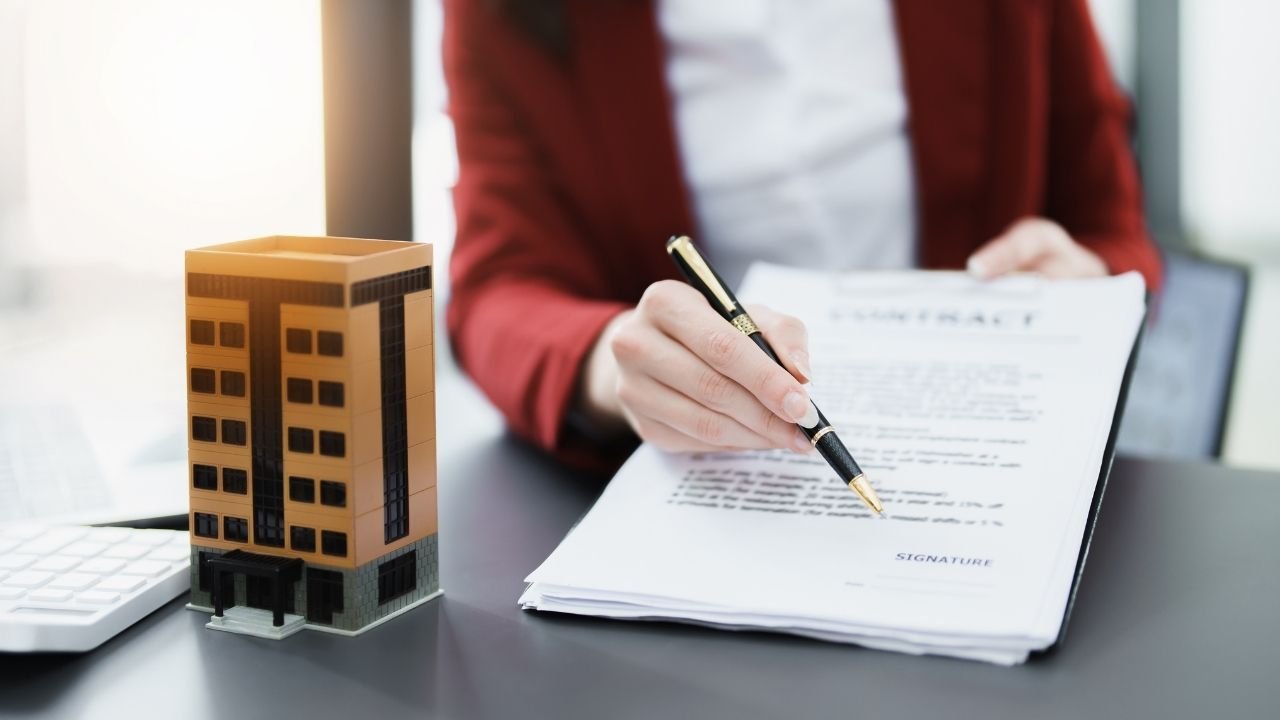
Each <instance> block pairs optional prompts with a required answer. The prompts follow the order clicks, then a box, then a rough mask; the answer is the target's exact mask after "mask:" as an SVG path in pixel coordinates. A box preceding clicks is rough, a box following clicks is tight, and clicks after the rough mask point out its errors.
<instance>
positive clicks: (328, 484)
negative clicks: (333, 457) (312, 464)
mask: <svg viewBox="0 0 1280 720" xmlns="http://www.w3.org/2000/svg"><path fill="white" fill-rule="evenodd" d="M320 504H321V505H332V506H333V507H346V506H347V486H346V485H345V484H343V483H340V482H334V481H333V480H321V481H320Z"/></svg>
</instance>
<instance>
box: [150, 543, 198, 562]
mask: <svg viewBox="0 0 1280 720" xmlns="http://www.w3.org/2000/svg"><path fill="white" fill-rule="evenodd" d="M147 559H148V560H167V561H173V560H190V559H191V546H190V545H188V544H186V543H183V544H182V545H165V546H164V547H159V548H156V549H155V550H152V551H151V554H150V555H147Z"/></svg>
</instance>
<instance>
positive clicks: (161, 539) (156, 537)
mask: <svg viewBox="0 0 1280 720" xmlns="http://www.w3.org/2000/svg"><path fill="white" fill-rule="evenodd" d="M172 541H173V535H172V533H168V532H163V531H161V532H156V531H155V530H139V531H137V532H135V533H134V534H133V537H131V538H129V542H131V543H133V544H134V545H152V546H155V545H164V544H165V543H168V542H172Z"/></svg>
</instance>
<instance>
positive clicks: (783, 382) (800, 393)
mask: <svg viewBox="0 0 1280 720" xmlns="http://www.w3.org/2000/svg"><path fill="white" fill-rule="evenodd" d="M638 314H639V315H641V316H643V317H644V318H646V319H648V320H649V321H650V322H651V323H652V324H653V325H654V326H655V327H656V328H658V329H659V330H661V331H662V332H663V333H664V334H666V335H668V336H669V337H671V338H672V339H673V340H675V341H676V342H678V343H680V344H681V345H683V346H684V347H686V348H688V349H689V350H690V351H691V352H693V354H695V355H697V356H698V357H699V358H701V359H702V360H703V361H704V362H706V363H707V364H708V365H710V366H711V367H712V368H714V369H715V370H717V371H719V372H720V373H721V374H722V375H725V376H727V377H729V378H730V379H732V380H733V381H734V382H736V383H738V384H739V385H741V386H742V387H744V388H746V390H747V391H748V392H750V393H751V394H752V395H754V396H755V397H756V399H757V400H759V401H760V403H761V404H763V405H764V406H765V407H766V408H768V409H769V411H770V412H772V413H774V414H775V415H777V416H778V417H780V418H782V419H783V420H786V421H787V422H794V423H800V424H802V425H804V426H805V427H812V426H813V425H815V424H816V423H817V411H816V410H815V409H814V407H813V404H812V403H811V402H810V401H809V394H808V391H806V390H805V388H804V386H802V385H801V384H800V382H799V381H798V380H796V378H795V377H793V376H792V375H791V374H790V373H788V372H787V371H786V370H784V369H783V368H781V367H779V366H778V365H777V364H776V363H774V362H773V361H772V360H771V359H770V358H769V357H768V356H767V355H765V354H764V353H762V352H760V349H759V348H758V347H756V345H755V343H753V342H752V341H751V340H750V339H748V338H747V336H746V335H743V334H742V333H741V332H739V331H738V330H737V329H735V328H734V327H733V326H732V325H730V324H729V323H726V322H725V321H724V319H723V318H721V317H720V316H718V315H717V314H716V313H715V311H714V310H712V309H711V308H710V307H709V306H708V305H707V303H706V301H705V300H703V299H702V297H701V295H700V294H699V293H698V292H697V291H696V290H694V289H693V288H690V287H688V286H686V285H684V284H682V283H676V282H671V281H668V282H660V283H655V284H654V285H652V286H650V288H649V290H647V291H646V292H645V295H644V297H643V298H642V299H641V301H640V305H639V307H638Z"/></svg>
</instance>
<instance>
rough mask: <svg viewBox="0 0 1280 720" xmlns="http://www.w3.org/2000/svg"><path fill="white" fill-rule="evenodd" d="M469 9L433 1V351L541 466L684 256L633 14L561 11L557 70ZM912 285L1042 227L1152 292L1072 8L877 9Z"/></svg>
mask: <svg viewBox="0 0 1280 720" xmlns="http://www.w3.org/2000/svg"><path fill="white" fill-rule="evenodd" d="M491 5H492V3H490V2H486V1H484V0H445V3H444V7H445V18H444V70H445V77H446V79H447V80H448V85H449V113H450V115H451V116H452V118H453V122H454V127H455V132H456V134H457V149H458V160H459V174H458V184H457V187H456V188H455V190H454V206H455V209H456V212H457V244H456V246H455V248H454V251H453V260H452V265H451V268H450V273H451V278H452V286H453V290H452V298H451V300H450V304H449V308H448V328H449V335H450V338H451V340H452V342H453V348H454V352H455V353H456V355H457V358H458V360H459V362H460V363H461V365H462V367H463V368H464V369H465V370H466V371H467V372H468V373H469V374H470V375H471V376H472V377H473V378H474V379H475V381H476V382H477V383H478V384H479V386H480V387H481V388H482V389H483V390H484V392H485V393H486V394H487V395H488V396H489V398H490V399H491V400H492V401H493V402H494V403H495V404H496V405H497V406H498V408H499V409H500V410H501V411H502V413H503V414H504V415H505V416H506V418H507V421H508V422H509V424H510V426H511V428H512V429H513V430H514V431H515V432H516V433H518V434H520V435H522V436H524V437H526V438H528V439H530V440H532V441H533V442H535V443H537V444H538V445H540V446H542V447H543V448H546V449H548V450H550V451H552V452H554V453H556V454H557V455H559V456H560V457H561V458H562V459H564V460H567V461H570V462H574V463H575V464H583V463H593V461H594V464H597V465H598V464H599V461H600V457H599V455H600V453H599V452H598V451H593V450H592V446H591V444H590V443H587V442H585V441H584V440H583V439H582V438H580V437H578V435H577V434H576V433H575V432H574V431H572V430H570V429H569V428H568V426H567V425H566V423H565V416H566V413H567V410H568V408H569V407H570V404H571V402H572V401H573V398H574V393H575V390H576V384H577V376H578V370H579V367H580V366H581V364H582V361H583V359H584V358H585V356H586V354H587V352H588V351H589V350H590V348H591V346H592V345H593V343H594V342H595V339H596V337H597V336H598V334H599V332H600V330H601V328H602V327H603V326H604V325H605V323H607V322H608V321H609V319H610V318H612V317H613V316H614V315H615V314H616V313H618V312H619V311H621V310H623V309H624V308H627V307H630V306H631V305H633V304H634V303H635V302H636V301H637V300H638V299H639V298H640V295H641V294H642V293H643V291H644V289H645V288H646V287H647V286H648V285H649V284H651V283H653V282H655V281H657V280H660V279H664V278H673V277H675V273H674V268H673V266H672V264H671V262H670V260H668V258H667V257H666V253H665V252H664V250H663V243H664V241H665V240H666V239H667V237H669V236H670V235H672V234H678V233H687V234H690V235H692V236H694V237H697V236H698V232H697V230H698V228H697V227H695V226H694V220H693V217H692V215H691V213H690V202H689V198H688V193H687V189H686V187H685V184H684V181H683V176H682V172H681V168H680V159H679V155H678V151H677V149H676V142H675V138H674V134H673V133H674V131H673V126H672V117H671V99H670V97H669V95H668V92H667V88H666V85H665V81H664V66H663V47H662V39H661V37H660V34H659V31H658V28H657V24H656V18H655V11H654V8H653V6H652V3H651V2H650V1H649V0H565V2H564V5H565V13H566V17H567V20H568V27H569V33H570V38H571V41H570V45H571V48H572V50H571V53H570V55H569V57H568V58H567V59H557V58H556V57H554V56H553V55H550V54H548V53H546V52H544V51H543V50H542V49H540V48H539V47H537V46H536V45H535V44H534V43H533V42H532V41H531V40H530V39H528V37H527V36H526V35H525V34H524V33H523V32H522V31H521V30H519V29H518V28H516V27H515V26H513V25H512V24H511V23H510V22H508V21H507V20H506V18H505V16H502V15H500V14H498V13H496V12H495V11H493V10H492V9H491ZM895 10H896V20H897V28H898V33H899V36H900V37H899V46H900V48H901V54H902V64H903V70H904V75H905V78H906V93H907V100H908V107H909V123H910V133H911V145H912V151H913V155H914V159H913V161H914V171H915V181H916V186H917V194H918V199H917V201H918V204H919V209H918V212H919V223H918V228H919V257H920V261H921V263H922V264H923V265H924V266H925V267H931V268H958V267H962V266H963V264H964V262H965V260H966V258H967V257H968V256H969V254H970V253H971V252H972V251H973V250H975V249H976V248H977V247H978V246H979V245H981V244H982V243H984V242H985V241H987V240H989V239H990V238H992V237H994V236H996V235H997V234H999V233H1000V232H1001V231H1002V230H1004V229H1005V227H1006V226H1008V225H1009V224H1010V223H1011V222H1013V221H1014V220H1016V219H1018V218H1020V217H1023V216H1027V215H1042V216H1046V217H1049V218H1052V219H1053V220H1056V221H1057V222H1059V223H1061V224H1062V225H1063V226H1064V227H1065V228H1066V229H1067V231H1068V232H1070V233H1071V235H1072V237H1074V238H1075V239H1076V240H1077V241H1079V242H1081V243H1084V244H1085V245H1087V246H1088V247H1089V248H1091V249H1092V250H1093V251H1094V252H1096V253H1098V254H1099V255H1100V256H1101V257H1102V258H1103V259H1104V260H1105V261H1106V263H1107V265H1108V266H1109V267H1110V268H1111V270H1112V271H1114V272H1120V271H1125V270H1138V271H1140V272H1141V273H1142V274H1143V275H1144V276H1145V277H1146V280H1147V284H1148V286H1149V287H1151V288H1152V289H1154V288H1155V287H1156V286H1157V284H1158V283H1159V281H1160V260H1159V257H1158V255H1157V252H1156V249H1155V247H1154V246H1153V245H1152V243H1151V241H1150V239H1149V237H1148V236H1147V233H1146V230H1145V227H1144V222H1143V216H1142V201H1141V188H1140V185H1139V181H1138V175H1137V171H1136V168H1135V165H1134V159H1133V156H1132V154H1131V152H1130V148H1129V133H1128V128H1129V106H1128V103H1127V101H1126V100H1125V98H1124V97H1123V96H1122V94H1121V93H1120V92H1119V91H1118V89H1117V88H1116V87H1115V85H1114V83H1113V82H1112V79H1111V76H1110V73H1109V70H1108V67H1107V64H1106V61H1105V59H1104V57H1103V54H1102V51H1101V49H1100V47H1099V44H1098V40H1097V37H1096V35H1095V33H1094V29H1093V27H1092V24H1091V21H1090V19H1089V15H1088V10H1087V8H1086V2H1085V0H1027V1H1025V2H1011V1H1010V2H1005V1H1002V0H964V1H963V2H937V1H936V0H897V2H896V3H895Z"/></svg>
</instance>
